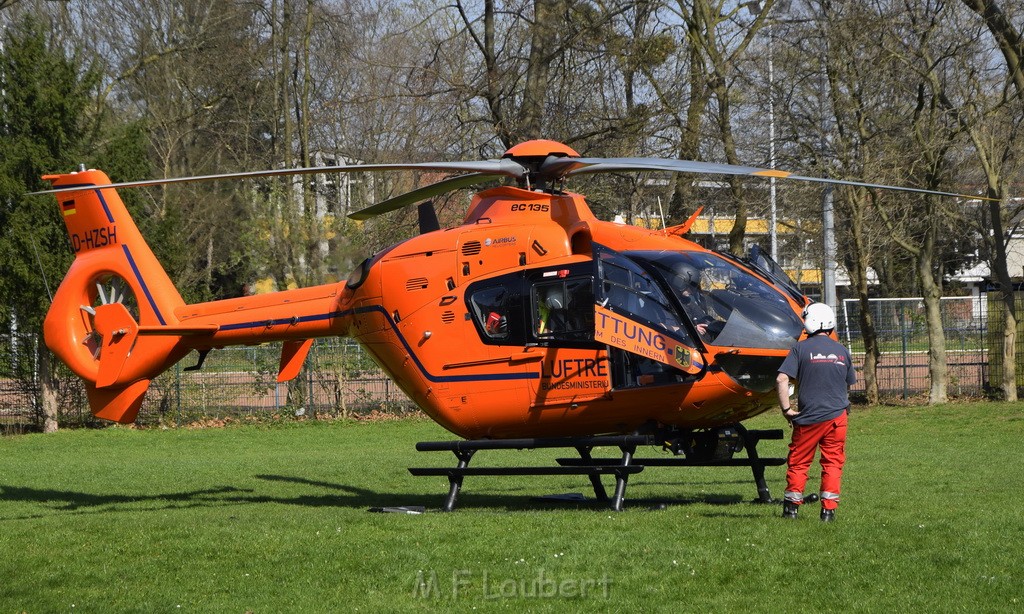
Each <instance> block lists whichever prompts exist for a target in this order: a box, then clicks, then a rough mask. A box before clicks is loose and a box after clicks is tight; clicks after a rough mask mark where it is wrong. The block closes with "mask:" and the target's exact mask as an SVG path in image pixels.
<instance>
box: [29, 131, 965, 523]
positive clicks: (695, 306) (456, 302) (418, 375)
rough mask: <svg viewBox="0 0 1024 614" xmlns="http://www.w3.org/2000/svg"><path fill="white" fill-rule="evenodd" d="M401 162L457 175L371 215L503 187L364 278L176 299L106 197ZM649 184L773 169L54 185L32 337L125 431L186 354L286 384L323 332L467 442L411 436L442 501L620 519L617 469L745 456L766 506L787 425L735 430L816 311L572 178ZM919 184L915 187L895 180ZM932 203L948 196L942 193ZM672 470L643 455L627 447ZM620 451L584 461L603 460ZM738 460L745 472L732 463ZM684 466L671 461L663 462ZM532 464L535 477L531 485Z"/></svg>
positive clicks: (565, 167)
mask: <svg viewBox="0 0 1024 614" xmlns="http://www.w3.org/2000/svg"><path fill="white" fill-rule="evenodd" d="M395 169H413V170H430V171H447V172H459V173H463V174H461V175H458V176H455V177H453V178H451V179H446V180H443V181H441V182H439V183H436V184H433V185H430V186H427V187H425V188H421V189H419V190H415V191H413V192H410V193H408V194H404V195H402V196H399V197H396V198H393V199H390V200H387V201H384V202H381V203H379V204H376V205H374V206H372V207H370V208H368V209H364V210H362V211H359V212H356V213H353V214H352V215H351V216H350V217H353V218H355V219H366V218H369V217H371V216H374V215H378V214H381V213H384V212H387V211H391V210H394V209H397V208H400V207H404V206H407V205H410V204H414V203H422V202H423V201H426V200H427V199H429V198H431V197H433V196H436V195H438V194H442V193H445V192H448V191H451V190H455V189H459V188H464V187H469V186H472V185H476V184H479V183H483V182H488V181H493V180H494V179H496V178H502V177H505V178H511V179H514V180H515V182H516V185H514V186H513V185H507V186H503V187H496V188H491V189H486V190H484V191H482V192H479V193H478V194H476V195H475V196H474V197H473V199H472V203H471V204H470V206H469V209H468V212H467V213H466V217H465V220H464V222H463V223H462V224H461V225H459V226H456V227H454V228H447V229H441V228H440V227H439V224H438V222H437V217H436V215H435V214H434V212H433V209H432V206H431V205H430V203H429V202H428V203H423V204H421V205H420V230H421V233H420V234H419V235H418V236H416V237H414V238H411V239H408V240H406V241H404V242H402V243H399V244H397V245H394V246H392V247H390V248H387V249H385V250H383V251H381V252H379V253H377V254H374V255H373V256H371V257H369V258H367V259H366V260H364V261H363V262H362V263H361V264H359V265H358V266H357V267H356V268H355V270H354V271H352V274H351V275H350V276H349V277H348V279H347V281H346V282H342V283H335V284H327V285H322V286H316V287H309V288H300V289H294V290H286V291H282V292H274V293H269V294H260V295H255V296H245V297H240V298H234V299H228V300H220V301H213V302H207V303H199V304H192V305H190V304H186V303H185V302H184V301H183V300H182V298H181V296H180V295H179V294H178V292H177V290H176V289H175V287H174V284H173V283H172V282H171V280H170V279H169V278H168V276H167V274H166V273H165V272H164V270H163V268H162V267H161V265H160V263H159V262H158V261H157V259H156V257H155V256H154V254H153V253H152V251H151V250H150V248H149V247H148V245H147V244H146V241H145V239H144V238H143V237H142V235H141V234H140V232H139V230H138V228H137V227H136V225H135V223H134V222H133V221H132V219H131V217H130V216H129V214H128V212H127V210H126V209H125V207H124V205H123V203H122V202H121V199H120V197H119V196H118V193H117V191H116V189H117V188H124V187H133V186H142V185H156V184H165V183H175V182H180V181H195V180H211V179H225V178H239V177H266V176H275V175H286V174H313V173H328V172H357V171H359V172H361V171H382V170H395ZM642 170H648V171H649V170H660V171H672V172H687V173H706V174H728V175H749V176H755V177H779V178H787V177H788V178H792V179H801V180H806V181H816V182H823V183H833V184H845V185H857V186H866V187H884V188H889V187H890V186H878V185H874V184H864V183H858V182H849V181H842V180H834V179H820V178H814V177H804V176H798V175H793V174H790V173H786V172H784V171H778V170H772V169H763V168H756V167H739V166H730V165H724V164H712V163H703V162H691V161H682V160H665V159H652V158H586V157H581V156H580V155H579V154H578V153H577V152H575V151H573V150H572V149H571V148H569V147H567V146H566V145H563V144H561V143H557V142H553V141H545V140H537V141H529V142H526V143H522V144H520V145H517V146H515V147H513V148H511V149H509V150H508V151H507V152H506V153H505V155H504V157H503V158H502V159H500V160H483V161H477V162H439V163H422V164H391V165H348V166H336V167H318V168H306V169H290V170H274V171H259V172H252V173H233V174H225V175H213V176H204V177H193V178H183V179H163V180H153V181H141V182H128V183H120V184H112V183H111V182H110V180H109V179H108V177H107V176H106V175H105V174H104V173H102V172H101V171H96V170H88V171H79V172H72V173H68V174H61V175H48V176H46V177H44V178H45V179H47V180H49V181H50V182H51V183H52V186H53V189H51V190H47V191H46V193H56V195H57V200H58V202H59V205H60V209H61V212H62V214H63V215H62V216H63V220H64V222H65V224H66V226H67V231H68V237H69V240H70V247H71V249H72V251H73V252H74V254H75V259H74V262H73V264H72V265H71V268H70V270H69V271H68V273H67V275H66V276H65V278H64V280H63V282H62V283H61V285H60V288H59V289H58V290H57V293H56V295H55V296H54V298H53V303H52V306H51V308H50V310H49V312H48V314H47V316H46V319H45V323H44V335H45V339H46V344H47V346H48V347H49V348H50V349H51V350H53V352H54V353H55V354H56V355H57V356H58V357H59V358H60V359H61V360H62V361H63V362H64V363H66V364H67V365H68V367H70V368H71V370H72V371H74V372H75V373H76V374H77V375H78V376H79V377H81V378H82V379H83V380H84V382H85V386H86V390H87V393H88V399H89V404H90V407H91V409H92V412H93V414H94V415H96V416H97V417H99V418H103V419H107V420H113V421H116V422H122V423H126V422H132V421H134V420H135V418H136V416H137V413H138V411H139V408H140V406H141V405H142V402H143V399H144V397H145V394H146V390H147V389H148V387H149V385H150V382H151V381H152V380H153V378H155V377H156V376H158V375H159V374H161V373H162V372H164V371H165V370H167V369H168V368H170V367H171V366H172V365H174V364H175V363H176V362H178V361H179V360H181V359H183V358H184V357H185V356H186V355H188V354H189V353H191V352H192V351H197V352H198V353H199V361H198V364H197V365H196V366H195V367H193V368H198V367H201V365H202V361H203V359H204V358H205V357H206V354H207V353H208V352H210V351H211V350H214V349H218V348H223V347H225V346H230V345H241V344H259V343H265V342H268V341H283V342H284V343H283V348H282V352H281V361H280V369H279V372H278V381H281V382H284V381H288V380H290V379H292V378H294V377H295V376H296V375H297V374H298V373H299V370H300V368H301V366H302V363H303V361H304V360H305V358H306V355H307V353H308V352H309V349H310V347H311V345H312V343H313V340H314V339H315V338H317V337H327V336H347V337H352V338H354V339H355V340H357V341H358V342H359V343H360V344H362V345H363V346H364V347H365V349H366V350H367V351H368V352H369V353H370V354H371V355H372V356H373V357H374V359H375V360H376V362H377V363H378V364H379V365H380V366H381V368H382V369H384V371H385V372H386V373H387V374H388V375H389V376H390V377H391V378H393V379H394V381H395V382H396V383H397V384H398V386H399V387H400V388H401V389H402V390H403V391H404V392H405V393H406V394H407V395H408V396H409V398H410V399H412V400H413V401H414V402H415V403H416V404H417V405H418V406H419V407H420V408H421V409H422V410H423V411H424V412H426V413H427V414H428V415H429V416H430V417H431V418H432V419H434V420H435V421H437V422H438V423H439V424H440V425H441V426H443V427H444V428H446V429H448V430H449V431H451V432H452V433H455V434H456V435H459V436H460V437H463V438H466V440H457V441H450V442H424V443H421V444H420V446H419V449H421V450H450V451H452V452H454V453H455V454H456V456H457V457H458V460H459V463H458V466H457V467H455V468H451V469H445V468H423V469H418V470H416V469H414V470H413V471H414V473H417V474H418V475H445V476H447V477H448V478H449V480H450V481H451V490H450V492H449V496H448V499H447V500H446V501H445V509H446V510H450V509H452V508H453V507H454V503H455V496H456V495H457V493H458V491H459V488H460V487H461V484H462V478H463V477H464V476H466V475H475V474H483V473H490V474H498V475H504V474H522V473H537V474H552V473H565V474H571V473H577V474H581V475H588V476H589V477H590V478H591V481H592V483H593V485H594V489H595V494H596V495H597V496H598V498H600V499H604V500H607V499H608V497H607V495H606V494H604V491H603V487H601V486H600V480H599V478H600V476H601V475H609V474H610V475H614V476H615V478H616V493H615V497H614V498H613V499H612V507H613V508H614V509H621V506H622V499H623V496H624V489H625V485H626V480H627V479H628V476H629V475H631V474H633V473H636V472H638V471H640V470H642V469H643V467H644V466H646V465H652V464H741V465H750V466H751V467H752V468H753V470H754V478H755V482H757V488H758V493H759V498H760V499H761V500H762V501H769V500H771V497H770V495H769V494H768V489H767V486H766V484H765V482H764V467H765V466H766V465H772V464H781V462H782V461H783V459H760V458H758V457H757V454H756V445H757V442H758V440H759V439H764V438H781V437H782V431H781V430H777V431H756V432H755V431H748V430H747V429H744V428H743V427H742V425H741V424H740V423H741V422H742V421H743V420H745V419H747V418H750V417H752V416H756V415H758V414H760V413H762V412H764V411H766V410H767V409H769V408H770V407H772V406H773V405H774V386H775V376H776V370H777V367H778V366H779V364H780V363H781V361H782V359H783V358H784V357H785V355H786V353H787V352H788V351H789V348H790V347H791V346H792V345H793V344H795V343H796V342H797V340H798V339H799V338H800V336H801V333H802V331H803V327H802V324H803V322H802V318H801V313H802V311H803V309H804V307H805V306H806V305H807V304H808V303H809V300H808V299H807V297H805V296H804V295H803V294H802V293H801V292H800V291H799V289H798V288H797V287H796V285H795V284H793V282H792V281H791V280H790V279H789V278H788V277H787V276H786V274H785V273H784V272H783V271H782V269H781V268H780V267H779V266H778V265H777V264H775V263H774V262H773V261H772V260H771V259H770V258H768V257H767V256H765V255H763V254H759V253H756V252H755V253H753V254H752V256H751V257H750V258H748V259H740V258H737V257H734V256H732V255H729V254H725V253H720V252H714V251H709V250H707V249H704V248H703V247H700V246H699V245H697V244H696V243H693V242H691V241H689V240H687V239H685V238H683V235H684V234H685V233H686V232H687V231H688V230H689V227H690V226H691V225H692V223H693V221H694V219H695V218H696V214H694V217H691V218H690V220H688V221H687V222H686V223H684V224H681V225H679V226H676V227H671V228H666V229H663V230H648V229H643V228H638V227H634V226H627V225H623V224H620V223H613V222H605V221H600V220H598V219H597V218H596V217H595V216H594V214H593V213H592V212H591V211H590V208H589V207H588V205H587V202H586V200H585V199H584V197H583V196H581V195H579V194H575V193H572V192H567V191H563V190H562V189H561V186H562V184H563V182H564V181H565V180H566V179H567V178H569V177H572V176H574V175H577V174H583V173H594V172H627V171H642ZM895 189H904V190H909V191H915V192H928V193H935V192H929V191H927V190H918V189H915V188H895ZM942 194H945V193H942ZM648 444H652V445H662V446H665V447H667V448H668V449H670V450H671V451H672V452H674V453H675V454H676V455H677V456H678V458H672V457H669V458H660V459H648V460H647V461H641V460H640V459H635V458H633V453H634V451H635V449H636V446H637V445H648ZM609 445H610V446H618V447H619V448H620V449H621V450H622V456H621V457H620V458H613V459H593V458H591V456H590V451H591V449H592V448H594V447H596V446H609ZM534 447H569V448H575V449H577V450H578V451H579V454H580V457H581V458H579V459H560V462H561V465H560V466H558V467H536V468H523V467H519V468H500V467H469V460H470V458H471V457H472V455H473V453H475V452H476V451H477V450H482V449H494V448H534ZM743 447H746V448H747V450H748V458H747V459H734V458H732V455H733V453H734V452H736V451H738V450H740V449H742V448H743ZM665 461H676V462H665ZM530 469H534V470H535V471H529V470H530Z"/></svg>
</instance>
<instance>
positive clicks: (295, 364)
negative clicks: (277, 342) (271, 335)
mask: <svg viewBox="0 0 1024 614" xmlns="http://www.w3.org/2000/svg"><path fill="white" fill-rule="evenodd" d="M311 347H313V340H312V339H302V340H300V341H285V343H284V346H283V347H282V348H281V366H280V368H279V369H278V371H277V381H278V382H282V383H283V382H289V381H291V380H293V379H295V376H296V375H298V374H299V371H300V370H302V363H304V362H306V356H307V355H308V354H309V348H311Z"/></svg>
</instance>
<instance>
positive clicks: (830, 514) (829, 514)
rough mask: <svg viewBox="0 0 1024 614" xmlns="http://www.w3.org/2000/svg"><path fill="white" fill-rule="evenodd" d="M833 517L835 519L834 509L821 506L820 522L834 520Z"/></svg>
mask: <svg viewBox="0 0 1024 614" xmlns="http://www.w3.org/2000/svg"><path fill="white" fill-rule="evenodd" d="M835 519H836V511H835V510H827V509H825V508H821V521H822V522H834V521H835Z"/></svg>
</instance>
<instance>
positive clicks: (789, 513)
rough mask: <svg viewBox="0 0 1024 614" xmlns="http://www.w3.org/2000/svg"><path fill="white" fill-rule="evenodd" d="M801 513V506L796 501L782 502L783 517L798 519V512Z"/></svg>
mask: <svg viewBox="0 0 1024 614" xmlns="http://www.w3.org/2000/svg"><path fill="white" fill-rule="evenodd" d="M799 511H800V504H799V503H796V502H794V501H783V502H782V517H783V518H790V519H794V520H795V519H796V515H797V512H799Z"/></svg>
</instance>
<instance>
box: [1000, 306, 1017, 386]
mask: <svg viewBox="0 0 1024 614" xmlns="http://www.w3.org/2000/svg"><path fill="white" fill-rule="evenodd" d="M1001 294H1002V296H1003V301H1004V303H1005V305H1004V306H1003V377H1002V382H1001V387H1002V389H1003V399H1004V400H1006V401H1009V402H1011V403H1016V402H1017V315H1016V310H1015V309H1014V307H1015V305H1014V304H1013V303H1014V292H1013V290H1012V289H1008V290H1004V291H1003V292H1002V293H1001Z"/></svg>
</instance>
